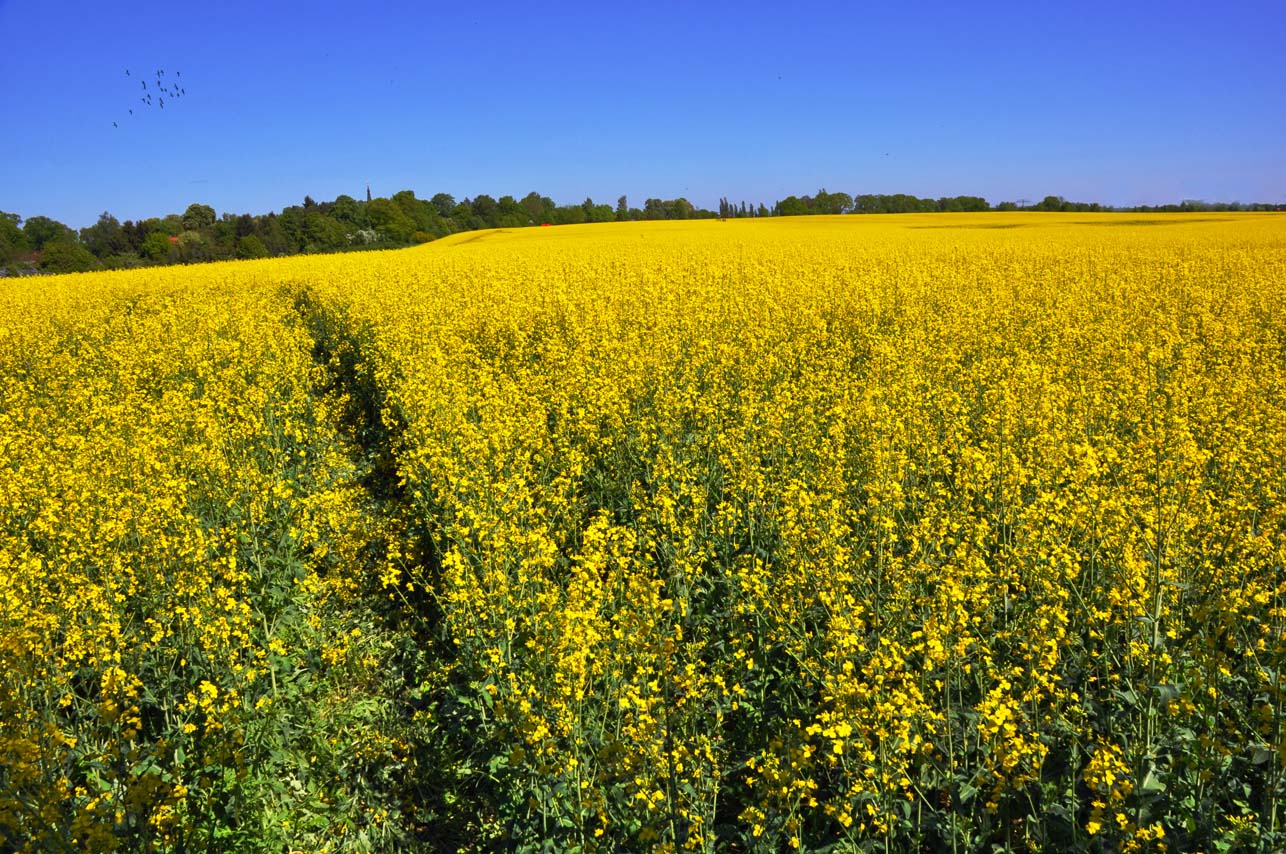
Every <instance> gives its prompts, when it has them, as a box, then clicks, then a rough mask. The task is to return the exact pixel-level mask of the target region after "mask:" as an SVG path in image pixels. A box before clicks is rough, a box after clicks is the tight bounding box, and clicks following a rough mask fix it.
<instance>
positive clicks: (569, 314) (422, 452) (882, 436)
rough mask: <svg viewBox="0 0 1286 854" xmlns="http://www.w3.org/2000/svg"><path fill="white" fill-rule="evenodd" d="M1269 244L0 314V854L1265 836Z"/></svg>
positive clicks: (1277, 554)
mask: <svg viewBox="0 0 1286 854" xmlns="http://www.w3.org/2000/svg"><path fill="white" fill-rule="evenodd" d="M1284 493H1286V219H1283V218H1282V217H1280V216H1275V215H1272V214H1263V215H1247V214H1228V215H1211V214H1206V215H1191V216H1183V215H1156V216H1153V217H1151V218H1143V219H1140V218H1139V217H1138V216H1137V215H1121V214H1044V213H1041V214H1022V213H1016V214H1001V213H988V214H979V215H949V214H933V215H906V216H889V217H874V216H872V217H857V216H845V217H801V218H785V219H760V220H734V221H731V222H719V221H700V222H643V223H630V224H625V223H622V224H614V223H613V224H603V225H590V226H568V227H560V228H550V229H525V230H516V231H512V232H506V231H492V232H475V233H469V234H461V235H455V236H453V237H450V238H447V239H445V240H442V241H439V242H436V243H432V244H429V245H427V246H424V247H420V248H417V249H413V250H405V251H398V252H385V253H360V254H348V255H337V256H322V257H318V256H313V257H301V258H291V259H282V260H274V261H263V262H236V263H227V264H218V265H207V266H194V267H187V268H167V269H164V270H140V271H135V272H122V273H103V274H93V275H83V276H68V277H60V278H40V279H29V280H22V281H5V282H0V674H2V675H0V679H2V680H3V681H2V682H0V849H3V850H10V849H14V850H32V851H36V850H78V851H79V850H85V851H103V850H110V849H113V848H120V849H121V850H155V851H191V850H201V851H203V850H236V851H259V850H274V851H282V850H310V851H341V850H343V851H348V850H400V849H407V848H412V849H417V848H418V849H425V850H451V851H456V850H497V849H503V850H511V849H523V850H582V851H594V850H602V851H613V850H661V851H676V850H698V851H716V850H719V851H722V850H733V851H737V850H762V851H778V850H791V849H803V850H810V851H815V850H911V851H918V850H953V851H991V850H993V847H995V846H999V847H1001V848H1006V849H1008V850H1044V851H1063V850H1072V849H1083V850H1104V851H1163V850H1170V851H1186V850H1198V849H1200V850H1223V851H1231V850H1272V849H1280V848H1282V847H1286V804H1284V800H1286V685H1284V684H1283V683H1282V673H1281V671H1282V669H1283V667H1286V516H1284V508H1283V503H1282V497H1283V494H1284Z"/></svg>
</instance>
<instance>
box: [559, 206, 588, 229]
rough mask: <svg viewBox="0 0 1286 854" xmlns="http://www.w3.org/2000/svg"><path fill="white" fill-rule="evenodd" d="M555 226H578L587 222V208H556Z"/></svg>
mask: <svg viewBox="0 0 1286 854" xmlns="http://www.w3.org/2000/svg"><path fill="white" fill-rule="evenodd" d="M552 221H553V224H554V225H577V224H579V223H582V222H585V221H586V217H585V208H583V207H582V206H580V205H562V206H560V207H557V208H554V215H553V220H552Z"/></svg>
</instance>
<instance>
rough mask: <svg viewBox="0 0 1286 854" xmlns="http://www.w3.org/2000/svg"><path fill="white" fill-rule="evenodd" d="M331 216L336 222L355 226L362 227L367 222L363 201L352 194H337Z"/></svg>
mask: <svg viewBox="0 0 1286 854" xmlns="http://www.w3.org/2000/svg"><path fill="white" fill-rule="evenodd" d="M330 216H331V217H333V218H334V219H335V221H336V222H341V223H343V224H344V225H347V226H351V227H354V228H360V227H361V226H363V225H365V224H366V216H365V208H364V206H363V203H362V202H359V201H357V199H355V198H353V197H352V196H344V195H340V196H336V197H335V201H334V202H333V203H331V208H330Z"/></svg>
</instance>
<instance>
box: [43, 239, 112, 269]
mask: <svg viewBox="0 0 1286 854" xmlns="http://www.w3.org/2000/svg"><path fill="white" fill-rule="evenodd" d="M36 266H38V267H39V268H40V269H41V270H44V271H45V272H46V273H83V272H85V271H87V270H93V269H95V268H97V267H98V266H99V264H98V259H97V258H95V257H94V256H93V255H92V254H90V251H89V250H88V249H86V248H85V247H84V246H81V245H80V244H79V243H73V242H71V241H70V240H53V241H50V242H48V243H46V244H45V245H44V248H43V249H41V251H40V261H39V262H38V263H37V265H36Z"/></svg>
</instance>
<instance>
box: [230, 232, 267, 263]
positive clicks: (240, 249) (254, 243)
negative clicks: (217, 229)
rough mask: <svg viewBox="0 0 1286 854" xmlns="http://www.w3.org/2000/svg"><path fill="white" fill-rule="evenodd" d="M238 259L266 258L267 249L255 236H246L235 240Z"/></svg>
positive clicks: (257, 236)
mask: <svg viewBox="0 0 1286 854" xmlns="http://www.w3.org/2000/svg"><path fill="white" fill-rule="evenodd" d="M237 257H238V258H267V257H268V247H267V246H265V245H264V243H263V240H261V239H260V238H259V235H257V234H247V235H245V236H243V237H241V238H239V239H238V240H237Z"/></svg>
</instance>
